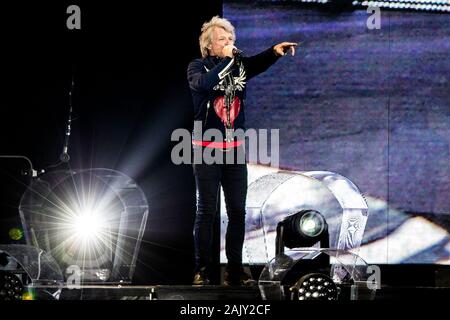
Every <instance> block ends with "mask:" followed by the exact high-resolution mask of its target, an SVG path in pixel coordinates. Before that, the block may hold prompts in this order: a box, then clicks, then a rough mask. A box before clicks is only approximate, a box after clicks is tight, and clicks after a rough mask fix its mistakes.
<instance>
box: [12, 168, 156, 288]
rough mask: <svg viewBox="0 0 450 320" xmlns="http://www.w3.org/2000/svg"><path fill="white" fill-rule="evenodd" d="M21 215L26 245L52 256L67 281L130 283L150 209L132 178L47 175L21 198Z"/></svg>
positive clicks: (106, 172)
mask: <svg viewBox="0 0 450 320" xmlns="http://www.w3.org/2000/svg"><path fill="white" fill-rule="evenodd" d="M20 213H21V218H22V224H23V226H24V233H25V239H26V241H27V243H28V244H30V245H33V246H36V247H39V248H42V249H43V250H45V251H46V252H48V253H49V254H50V255H52V256H53V257H54V258H55V260H56V261H57V263H58V264H59V266H60V267H61V268H62V269H63V270H65V276H66V277H67V278H68V277H70V276H73V275H74V272H75V273H76V274H77V276H78V275H79V276H80V278H81V281H82V282H98V281H101V282H106V281H108V282H119V283H124V282H130V281H131V279H132V275H133V273H134V269H135V266H136V260H137V254H138V251H139V248H140V242H141V239H142V236H143V232H144V228H145V224H146V221H147V215H148V205H147V200H146V198H145V195H144V193H143V192H142V190H141V189H140V188H139V186H138V185H137V184H136V183H135V182H134V181H133V179H131V178H130V177H128V176H126V175H124V174H123V173H120V172H118V171H114V170H110V169H87V170H80V171H55V172H50V173H46V174H44V175H41V176H40V177H39V179H36V180H34V181H33V184H32V186H31V187H30V188H29V189H28V190H27V192H26V193H25V194H24V196H23V197H22V200H21V204H20ZM77 270H78V271H77Z"/></svg>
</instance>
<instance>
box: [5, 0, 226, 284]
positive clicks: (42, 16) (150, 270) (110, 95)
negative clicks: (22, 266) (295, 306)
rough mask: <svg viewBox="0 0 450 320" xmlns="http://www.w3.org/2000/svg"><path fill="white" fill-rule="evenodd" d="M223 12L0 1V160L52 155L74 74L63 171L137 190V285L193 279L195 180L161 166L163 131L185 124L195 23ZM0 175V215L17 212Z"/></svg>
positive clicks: (51, 159)
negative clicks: (140, 234) (140, 210)
mask: <svg viewBox="0 0 450 320" xmlns="http://www.w3.org/2000/svg"><path fill="white" fill-rule="evenodd" d="M72 4H76V5H79V6H80V9H81V30H69V29H67V27H66V19H67V17H69V14H67V13H66V9H67V7H68V6H69V5H72ZM221 11H222V5H221V2H219V1H189V2H177V3H173V2H171V1H165V2H164V1H162V2H158V3H156V2H147V4H145V5H144V4H143V2H138V1H116V2H114V3H111V2H109V1H89V2H88V1H70V2H68V1H58V2H56V1H55V2H48V1H27V2H23V1H21V2H17V3H14V4H13V3H11V2H8V3H5V4H2V7H1V11H0V12H1V17H0V21H1V25H0V30H1V31H0V32H1V38H2V55H1V56H2V58H1V72H0V78H1V87H0V88H1V89H0V92H1V94H0V155H16V154H17V155H23V156H26V157H28V158H29V159H30V160H31V161H32V163H33V166H34V168H35V169H38V170H39V169H44V168H46V167H48V166H49V165H52V164H54V163H56V162H57V161H58V159H59V155H60V153H61V150H62V145H63V140H64V132H65V125H66V121H67V114H68V105H69V99H68V92H69V89H70V83H71V78H72V76H73V77H74V82H75V92H74V96H73V106H74V114H73V118H74V120H73V122H72V135H71V139H70V146H69V154H70V156H71V162H70V165H71V167H72V168H86V167H104V168H111V169H117V170H120V171H122V172H124V173H125V174H127V175H129V176H130V177H132V178H134V179H135V180H136V181H137V182H138V184H139V185H140V186H141V188H142V189H143V191H144V193H145V194H146V196H147V200H148V203H149V218H148V221H147V229H146V232H145V235H144V239H143V244H142V247H141V254H140V256H139V262H138V266H137V270H136V277H135V282H136V283H151V284H154V283H163V284H172V283H177V284H179V283H190V281H191V279H192V269H193V245H192V241H193V240H192V225H193V219H194V215H195V186H194V180H193V177H192V169H191V168H190V166H187V165H186V166H175V165H173V164H172V163H171V161H170V150H171V147H172V143H171V142H170V135H171V133H172V131H173V130H174V129H176V128H187V129H189V128H190V127H191V126H192V104H191V98H190V93H189V88H188V85H187V80H186V68H187V65H188V63H189V61H190V60H192V59H194V58H197V57H199V56H200V51H199V48H198V36H199V34H200V28H201V25H202V23H203V22H204V21H206V20H209V19H210V18H211V16H213V15H216V14H219V15H220V14H221ZM24 165H25V164H24V162H23V161H20V164H19V166H24ZM25 166H26V165H25ZM12 167H14V165H12V164H11V161H9V162H8V163H7V164H6V162H3V166H2V169H3V170H2V174H3V175H5V174H9V175H11V172H12V171H14V173H13V175H14V174H19V171H20V170H19V171H18V170H17V169H15V170H12V171H11V168H12ZM8 170H9V171H8ZM5 171H6V172H5ZM1 180H2V182H3V183H2V190H4V191H5V190H9V191H10V192H9V193H8V194H6V193H3V195H4V196H2V198H1V200H2V204H1V205H2V208H1V209H2V215H3V216H6V215H8V214H11V213H15V212H17V206H18V201H19V199H20V192H17V191H12V190H13V189H14V188H15V189H18V190H21V188H22V187H21V185H20V184H19V183H18V182H17V181H16V182H17V183H13V182H11V181H13V180H14V179H12V178H10V179H1ZM22 182H23V181H22ZM3 232H4V231H3Z"/></svg>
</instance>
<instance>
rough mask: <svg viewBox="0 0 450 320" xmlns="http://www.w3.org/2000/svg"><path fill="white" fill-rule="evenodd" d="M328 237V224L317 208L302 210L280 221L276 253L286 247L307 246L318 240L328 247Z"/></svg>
mask: <svg viewBox="0 0 450 320" xmlns="http://www.w3.org/2000/svg"><path fill="white" fill-rule="evenodd" d="M328 237H329V236H328V225H327V223H326V221H325V218H324V217H323V215H322V214H321V213H320V212H319V211H316V210H302V211H300V212H297V213H295V214H293V215H291V216H288V217H286V218H285V219H283V220H282V221H281V222H279V223H278V226H277V237H276V243H277V245H276V253H277V254H279V253H282V252H284V249H283V248H284V247H288V248H290V249H292V248H305V247H311V246H313V245H314V244H315V243H317V242H320V244H321V247H322V248H327V247H328V246H329V239H328Z"/></svg>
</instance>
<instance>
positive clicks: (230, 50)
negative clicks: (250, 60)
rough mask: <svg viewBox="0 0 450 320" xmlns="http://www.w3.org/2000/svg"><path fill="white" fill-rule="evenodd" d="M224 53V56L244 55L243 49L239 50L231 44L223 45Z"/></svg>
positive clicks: (236, 56)
mask: <svg viewBox="0 0 450 320" xmlns="http://www.w3.org/2000/svg"><path fill="white" fill-rule="evenodd" d="M222 54H223V55H224V57H230V58H238V57H241V56H242V54H243V51H242V50H239V49H238V48H236V47H235V46H234V45H232V44H229V45H226V46H225V47H223V49H222Z"/></svg>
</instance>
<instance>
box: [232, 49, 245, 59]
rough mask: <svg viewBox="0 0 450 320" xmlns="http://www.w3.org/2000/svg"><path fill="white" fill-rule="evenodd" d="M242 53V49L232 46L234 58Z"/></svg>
mask: <svg viewBox="0 0 450 320" xmlns="http://www.w3.org/2000/svg"><path fill="white" fill-rule="evenodd" d="M243 54H244V51H242V50H239V49H238V48H233V56H235V57H236V58H240V57H242V55H243Z"/></svg>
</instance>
